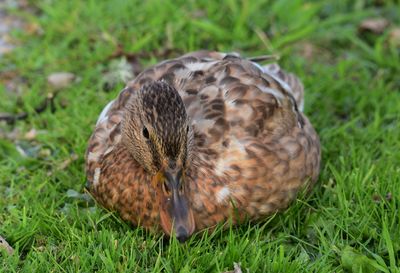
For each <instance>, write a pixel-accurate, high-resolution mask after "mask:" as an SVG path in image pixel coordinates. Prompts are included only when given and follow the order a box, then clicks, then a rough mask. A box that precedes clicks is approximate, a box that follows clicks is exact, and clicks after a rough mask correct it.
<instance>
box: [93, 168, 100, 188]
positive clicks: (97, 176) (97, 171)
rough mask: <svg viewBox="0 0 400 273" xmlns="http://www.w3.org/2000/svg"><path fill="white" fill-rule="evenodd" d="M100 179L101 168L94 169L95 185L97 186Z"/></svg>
mask: <svg viewBox="0 0 400 273" xmlns="http://www.w3.org/2000/svg"><path fill="white" fill-rule="evenodd" d="M99 180H100V168H96V169H94V176H93V185H95V186H97V185H98V184H99Z"/></svg>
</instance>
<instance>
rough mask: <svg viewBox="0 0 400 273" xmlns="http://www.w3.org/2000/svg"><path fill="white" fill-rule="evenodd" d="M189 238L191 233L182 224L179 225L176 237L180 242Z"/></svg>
mask: <svg viewBox="0 0 400 273" xmlns="http://www.w3.org/2000/svg"><path fill="white" fill-rule="evenodd" d="M188 238H189V234H188V232H187V231H186V229H185V228H184V227H182V226H180V227H178V229H177V230H176V239H178V241H179V242H180V243H183V242H185V241H186V240H187V239H188Z"/></svg>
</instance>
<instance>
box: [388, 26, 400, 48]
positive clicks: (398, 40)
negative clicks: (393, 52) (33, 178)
mask: <svg viewBox="0 0 400 273" xmlns="http://www.w3.org/2000/svg"><path fill="white" fill-rule="evenodd" d="M389 43H390V44H392V45H394V46H397V47H400V27H395V28H393V29H392V30H391V31H390V33H389Z"/></svg>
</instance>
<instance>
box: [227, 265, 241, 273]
mask: <svg viewBox="0 0 400 273" xmlns="http://www.w3.org/2000/svg"><path fill="white" fill-rule="evenodd" d="M224 273H243V272H242V269H241V268H240V263H233V270H231V271H225V272H224Z"/></svg>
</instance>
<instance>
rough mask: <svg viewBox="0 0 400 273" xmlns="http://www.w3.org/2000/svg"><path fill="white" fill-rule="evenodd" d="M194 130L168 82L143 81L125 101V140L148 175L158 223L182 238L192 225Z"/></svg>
mask: <svg viewBox="0 0 400 273" xmlns="http://www.w3.org/2000/svg"><path fill="white" fill-rule="evenodd" d="M192 134H193V133H192V129H191V127H190V125H189V120H188V117H187V114H186V110H185V106H184V104H183V101H182V99H181V97H180V96H179V94H178V92H177V91H176V89H175V88H174V87H173V86H171V85H170V84H168V83H166V82H164V81H155V82H152V83H150V84H146V85H144V86H142V87H141V88H140V90H138V91H136V92H135V94H134V95H133V96H132V98H131V99H130V100H129V102H128V105H127V111H126V114H125V117H124V121H123V127H122V141H123V144H124V145H125V147H126V148H127V149H128V150H129V152H130V153H131V154H132V156H133V157H134V159H135V160H136V161H137V162H139V163H140V164H141V165H142V167H143V168H144V169H145V170H146V171H147V172H148V173H149V174H150V175H151V176H152V182H151V183H152V185H151V186H152V187H154V190H155V191H156V192H157V198H158V200H157V201H158V202H159V204H160V220H161V226H162V228H163V229H164V231H165V232H166V233H167V234H168V235H171V233H172V232H174V233H175V235H176V237H177V239H178V240H179V241H181V242H183V241H185V240H186V239H187V238H189V236H190V235H191V234H192V233H193V232H194V230H195V222H194V218H193V212H192V210H191V208H190V204H189V202H188V198H187V189H188V187H187V185H186V184H185V178H186V170H187V167H188V165H189V164H190V158H191V146H192V145H191V143H192V139H193V136H192ZM154 201H155V202H157V201H156V200H154Z"/></svg>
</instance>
